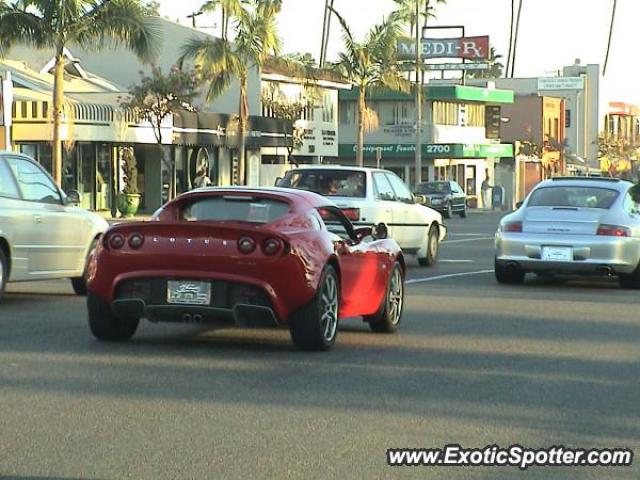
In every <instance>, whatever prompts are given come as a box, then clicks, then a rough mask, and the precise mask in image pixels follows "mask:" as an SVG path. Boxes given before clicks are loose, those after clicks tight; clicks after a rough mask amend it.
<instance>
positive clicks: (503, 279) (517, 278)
mask: <svg viewBox="0 0 640 480" xmlns="http://www.w3.org/2000/svg"><path fill="white" fill-rule="evenodd" d="M493 271H494V274H495V277H496V281H497V282H498V283H503V284H505V285H522V284H523V283H524V278H525V275H526V274H525V272H524V271H523V270H522V269H520V268H506V267H505V266H504V265H502V264H501V263H500V262H498V261H497V260H496V261H495V263H494V267H493Z"/></svg>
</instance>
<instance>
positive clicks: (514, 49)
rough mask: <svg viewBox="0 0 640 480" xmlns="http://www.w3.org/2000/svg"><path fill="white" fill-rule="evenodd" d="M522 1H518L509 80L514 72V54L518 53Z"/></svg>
mask: <svg viewBox="0 0 640 480" xmlns="http://www.w3.org/2000/svg"><path fill="white" fill-rule="evenodd" d="M523 2H524V0H520V3H519V4H518V15H517V16H516V32H515V35H514V36H513V53H512V57H511V78H513V75H514V74H515V71H516V54H517V53H518V36H519V35H520V14H521V13H522V3H523Z"/></svg>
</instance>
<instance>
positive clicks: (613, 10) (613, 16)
mask: <svg viewBox="0 0 640 480" xmlns="http://www.w3.org/2000/svg"><path fill="white" fill-rule="evenodd" d="M617 7H618V0H613V6H612V7H611V22H610V23H609V38H608V40H607V53H606V55H605V57H604V67H603V68H602V76H605V75H606V74H607V65H608V64H609V52H610V51H611V39H612V38H613V24H614V22H615V19H616V8H617Z"/></svg>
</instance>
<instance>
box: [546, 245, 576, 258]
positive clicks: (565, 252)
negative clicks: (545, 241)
mask: <svg viewBox="0 0 640 480" xmlns="http://www.w3.org/2000/svg"><path fill="white" fill-rule="evenodd" d="M542 260H547V261H550V262H572V261H573V249H572V248H571V247H542Z"/></svg>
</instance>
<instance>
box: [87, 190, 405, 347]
mask: <svg viewBox="0 0 640 480" xmlns="http://www.w3.org/2000/svg"><path fill="white" fill-rule="evenodd" d="M404 276H405V264H404V259H403V256H402V252H401V250H400V247H398V245H397V244H396V242H395V241H394V240H392V239H389V238H387V234H386V227H385V226H384V225H383V224H380V225H377V226H374V227H369V228H358V229H354V227H353V226H352V224H351V223H350V222H349V220H348V219H347V218H346V217H345V215H344V214H343V212H342V211H341V210H340V209H338V208H337V207H336V206H335V205H334V204H332V203H331V202H330V201H329V200H327V199H326V198H323V197H321V196H319V195H316V194H315V193H311V192H305V191H300V190H287V189H276V188H269V189H251V188H231V187H230V188H205V189H200V190H195V191H192V192H189V193H186V194H183V195H181V196H180V197H178V198H176V199H175V200H173V201H171V202H169V203H168V204H167V205H165V206H164V207H163V208H162V209H161V210H159V211H158V212H157V213H156V214H155V215H154V216H153V218H152V221H149V222H132V223H121V224H118V225H114V226H113V227H111V228H110V229H109V230H108V231H107V233H106V234H105V235H104V236H103V237H102V241H101V242H100V245H99V246H98V247H97V249H96V251H95V253H94V255H93V257H92V259H91V261H90V264H89V267H88V279H87V281H88V290H89V293H88V297H87V305H88V310H89V326H90V327H91V331H92V332H93V334H94V335H95V336H96V337H97V338H99V339H100V340H109V341H118V340H128V339H130V338H131V337H132V336H133V334H134V333H135V331H136V329H137V327H138V323H139V322H140V319H141V318H146V319H148V320H151V321H152V322H160V321H166V322H175V321H177V322H187V323H189V322H197V323H200V322H217V323H224V322H228V323H229V324H235V325H237V326H240V327H279V326H288V327H289V329H290V331H291V337H292V338H293V341H294V342H295V344H296V345H298V346H299V347H300V348H302V349H306V350H326V349H328V348H330V347H331V346H332V345H333V343H334V342H335V339H336V335H337V328H338V320H339V319H340V318H346V317H356V316H363V317H364V320H365V321H366V322H369V324H370V326H371V328H372V329H373V330H374V331H380V332H393V331H394V330H395V329H396V328H397V326H398V323H399V322H400V318H401V316H402V307H403V303H404Z"/></svg>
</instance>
